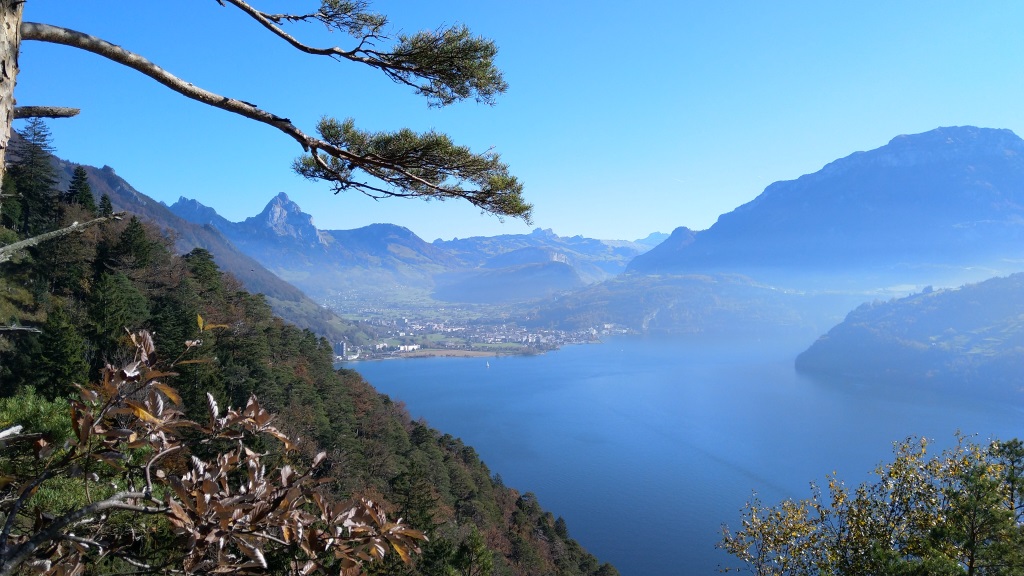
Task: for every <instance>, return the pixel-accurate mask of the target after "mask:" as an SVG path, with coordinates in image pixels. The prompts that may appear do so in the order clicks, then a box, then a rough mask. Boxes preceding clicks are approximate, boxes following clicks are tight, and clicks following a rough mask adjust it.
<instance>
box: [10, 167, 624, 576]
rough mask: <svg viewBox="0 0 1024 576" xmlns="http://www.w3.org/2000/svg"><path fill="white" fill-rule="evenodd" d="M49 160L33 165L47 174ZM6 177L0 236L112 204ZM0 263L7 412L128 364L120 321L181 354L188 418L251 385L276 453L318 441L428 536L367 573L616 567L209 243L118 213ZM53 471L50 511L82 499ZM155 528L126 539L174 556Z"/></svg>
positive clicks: (27, 178)
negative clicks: (284, 437)
mask: <svg viewBox="0 0 1024 576" xmlns="http://www.w3.org/2000/svg"><path fill="white" fill-rule="evenodd" d="M48 165H49V162H48V161H47V162H46V163H45V164H43V165H39V166H36V168H38V169H40V170H43V171H44V172H45V170H46V166H48ZM12 174H13V175H14V178H13V179H12V180H13V181H12V182H11V184H10V186H9V187H8V188H6V189H5V190H7V191H11V190H12V189H17V191H18V192H19V195H18V197H17V198H18V200H17V201H16V203H14V204H10V203H9V204H6V205H5V207H4V208H5V212H4V217H5V221H4V223H5V227H4V228H2V229H0V232H2V233H3V234H4V236H5V238H6V239H7V240H11V239H13V238H16V237H19V236H22V234H21V233H20V232H18V231H17V229H18V228H21V227H22V223H24V222H29V223H32V226H33V230H34V232H39V231H40V230H45V229H47V228H54V227H56V226H59V225H60V224H61V223H70V221H85V220H88V219H90V218H91V217H92V216H94V215H95V213H96V212H97V210H98V211H99V212H100V213H103V212H104V211H106V210H109V205H106V204H107V203H106V202H104V200H106V198H105V197H103V196H101V197H100V198H96V197H92V196H91V195H85V196H82V195H76V194H72V193H64V192H62V191H60V190H58V189H56V188H55V187H50V186H48V185H47V186H40V187H38V188H35V189H33V188H32V186H31V182H32V181H33V179H32V175H31V174H27V173H26V172H25V171H21V172H19V170H12ZM53 180H55V179H53ZM78 182H79V183H81V180H78ZM79 189H80V188H79ZM100 189H102V190H104V192H106V191H107V188H106V187H104V185H98V186H97V192H98V191H99V190H100ZM47 190H48V191H47ZM122 192H123V191H122ZM123 193H125V192H123ZM137 201H139V200H137ZM96 204H98V205H99V207H98V208H97V206H96ZM122 207H124V206H123V205H122ZM19 211H20V212H19ZM18 215H26V217H25V218H21V217H20V216H19V217H17V218H16V217H15V216H18ZM0 266H3V274H2V276H0V313H2V314H3V316H4V318H9V319H10V320H11V323H12V326H14V327H16V326H22V327H34V328H37V329H38V332H36V331H31V330H8V331H5V332H2V333H0V397H3V398H15V401H14V402H12V403H7V404H4V406H5V407H10V406H13V407H15V408H17V407H19V406H29V405H30V404H33V403H37V402H36V400H31V402H30V401H29V400H30V399H32V398H35V397H34V396H33V392H31V390H34V391H35V393H36V394H39V395H41V396H42V397H43V398H44V400H45V401H47V402H50V401H57V402H61V401H62V400H61V399H62V398H66V397H69V396H71V395H73V394H75V393H76V388H75V387H74V384H75V383H81V382H86V381H95V379H96V378H97V375H98V374H99V370H100V368H101V367H102V366H103V365H104V364H106V363H108V362H110V363H116V364H117V365H120V364H122V363H125V364H126V365H128V366H131V365H132V364H131V360H132V354H134V353H135V352H134V350H135V349H134V347H133V342H132V341H131V340H130V337H129V332H128V331H127V330H132V331H134V330H136V329H146V330H148V331H149V333H151V334H152V335H153V338H154V340H155V346H156V354H157V363H158V364H161V363H163V364H164V365H169V364H170V363H171V362H172V361H179V360H182V358H187V359H188V361H181V362H178V363H177V365H176V366H175V370H174V371H175V372H176V373H177V374H176V375H174V374H167V375H165V376H166V377H167V378H169V379H170V382H171V383H172V384H173V385H174V386H176V387H177V389H178V391H179V392H180V394H181V401H182V403H183V405H184V408H185V410H186V413H187V414H188V415H190V416H191V417H193V418H194V419H197V420H199V419H201V418H205V416H204V414H205V413H206V412H207V411H208V409H207V400H206V394H207V393H209V394H211V395H212V398H213V399H214V401H215V402H216V403H217V404H219V405H221V406H236V407H240V406H243V405H245V403H246V402H247V399H248V398H249V397H250V395H252V394H255V395H257V396H258V397H259V398H260V400H261V402H262V403H263V405H264V406H265V407H266V408H268V409H269V410H271V411H273V412H276V413H278V414H279V417H278V420H277V426H278V427H279V428H281V429H282V430H284V431H286V432H287V433H289V434H290V435H292V436H298V437H300V438H301V439H302V441H301V442H300V443H299V446H298V449H299V451H298V452H297V453H295V454H294V455H292V456H288V458H291V459H292V460H291V464H293V465H295V466H308V465H309V462H310V459H311V458H312V457H313V454H315V453H316V452H317V451H318V450H325V451H326V452H327V457H328V461H327V466H328V468H327V469H326V470H324V471H322V472H319V474H320V476H319V477H320V478H322V479H323V480H324V481H325V484H324V489H325V490H328V491H329V492H330V493H331V494H333V495H335V496H337V497H342V498H344V497H349V496H363V497H366V498H369V499H372V500H373V501H375V502H382V501H383V502H385V506H386V508H387V510H388V511H389V513H391V514H393V515H394V516H395V517H403V518H405V519H406V520H407V521H408V522H409V523H412V524H414V525H415V526H416V527H417V528H420V529H422V530H424V531H425V532H426V533H427V534H428V536H429V537H430V541H429V542H428V543H426V544H424V545H423V553H422V554H420V555H418V556H417V557H415V558H414V560H413V564H412V565H411V566H406V565H405V564H403V563H402V562H401V561H400V560H399V558H398V556H397V555H390V556H388V557H387V558H388V559H387V560H386V561H385V562H384V563H379V564H374V565H369V566H367V568H366V572H367V573H368V574H407V575H410V576H411V575H418V574H423V575H442V574H445V575H446V574H451V573H453V571H458V572H460V573H493V574H502V575H523V576H525V575H528V574H564V575H567V576H568V575H591V574H593V575H596V574H602V575H609V574H617V572H616V571H615V569H614V568H612V567H611V566H609V565H601V564H600V563H599V562H598V561H597V560H596V559H595V558H594V557H593V556H591V555H590V554H588V553H586V552H585V551H584V550H583V549H582V548H581V547H580V546H579V545H578V544H577V543H576V542H575V541H573V540H572V539H571V538H569V536H568V531H567V528H566V526H565V522H564V521H562V520H561V519H559V518H556V517H555V516H554V515H552V514H551V513H549V512H545V511H544V510H543V509H542V508H541V507H540V505H539V504H538V502H537V501H536V498H535V497H533V496H532V495H531V494H529V493H525V494H524V493H520V492H518V491H516V490H513V489H511V488H508V487H505V486H503V485H502V484H501V482H500V481H499V480H498V479H497V477H496V476H492V473H491V471H490V470H489V469H488V468H487V467H486V465H485V464H484V463H483V462H481V461H480V458H479V456H478V455H477V454H476V452H475V451H474V450H473V449H472V448H471V447H468V446H466V445H464V444H463V443H462V442H461V441H460V440H458V439H457V438H453V437H451V436H449V435H446V434H443V433H441V432H438V431H436V430H433V429H431V428H430V427H429V426H427V424H426V423H424V422H414V421H412V420H411V419H410V417H409V415H408V413H407V412H406V411H405V410H404V409H403V408H402V406H401V405H400V404H397V403H395V402H393V401H392V400H391V399H389V398H387V397H386V396H383V395H381V394H379V393H377V392H376V391H375V390H374V389H373V388H372V387H371V386H370V385H369V384H368V383H366V382H365V381H363V380H362V378H360V377H359V375H358V374H356V373H354V372H351V371H347V370H342V371H335V370H334V369H333V366H332V362H333V358H334V356H333V351H332V348H331V344H330V342H329V341H328V340H326V339H325V338H322V337H318V336H317V335H315V334H314V333H313V332H311V331H309V330H303V329H300V328H297V327H295V326H293V325H291V324H288V323H286V322H284V321H282V320H280V319H279V318H277V317H275V316H274V315H273V312H272V310H271V308H270V306H269V305H268V304H267V302H266V300H265V298H264V297H263V296H261V295H253V294H250V293H248V292H246V291H245V290H243V289H242V286H241V284H240V283H239V282H238V281H237V280H235V279H234V278H233V277H231V276H229V275H226V274H224V273H223V272H222V271H221V270H220V269H219V267H218V265H217V264H216V263H215V259H214V257H213V255H212V254H211V252H209V251H208V250H206V249H203V248H196V249H193V250H191V251H190V252H189V253H188V254H186V255H185V256H184V257H179V256H176V255H175V254H174V250H173V246H172V243H171V241H170V240H168V239H167V238H166V237H164V236H163V234H162V233H161V231H160V230H158V229H156V228H155V227H153V226H152V225H149V224H147V223H145V222H144V221H143V219H141V218H139V217H137V216H131V215H126V217H125V218H124V219H122V220H120V221H111V222H106V223H103V224H100V225H97V226H94V227H92V228H89V229H87V230H85V231H83V232H82V233H79V234H72V235H69V236H65V237H63V238H61V239H60V240H59V241H51V242H47V243H42V244H40V245H38V246H37V247H35V248H32V249H30V250H29V251H27V252H24V253H22V254H20V255H19V256H18V257H17V258H15V259H14V260H12V261H10V262H7V263H4V264H0ZM126 329H127V330H126ZM186 353H188V354H194V355H195V356H186V355H185V354H186ZM171 401H173V398H171V397H168V398H167V399H165V400H163V402H171ZM33 405H34V404H33ZM66 412H67V411H66V410H65V411H63V413H66ZM10 414H25V412H24V411H22V412H18V411H17V410H14V411H13V412H11V411H0V420H2V419H4V418H14V417H13V416H10ZM14 425H21V426H24V427H25V428H26V429H27V431H28V432H30V433H31V432H32V431H33V430H34V429H33V427H39V426H42V425H43V423H42V422H39V421H36V420H35V419H34V418H29V419H27V420H25V421H20V420H19V421H0V429H7V428H8V427H10V426H14ZM38 432H39V433H42V431H38ZM40 438H42V436H41V437H40ZM11 466H16V464H15V463H14V462H11V461H7V460H5V452H4V451H2V450H0V473H2V472H3V471H8V470H10V469H11ZM55 480H59V481H60V482H62V484H61V486H63V489H62V491H61V490H59V491H58V492H62V493H63V494H64V495H63V496H62V497H61V499H58V500H59V501H58V502H57V503H54V504H52V505H53V506H72V507H74V506H79V505H82V506H84V505H85V503H86V502H87V501H88V494H89V492H88V488H86V489H85V491H84V492H83V491H82V490H81V488H82V484H81V483H82V482H87V481H88V480H87V479H84V480H83V479H79V478H66V479H65V478H61V479H55ZM12 489H13V488H12V485H10V484H0V495H2V496H3V497H2V498H0V500H3V501H4V502H10V501H13V499H14V497H12V494H11V493H9V491H10V490H12ZM5 490H6V491H8V492H4V491H5ZM48 493H49V492H48ZM47 502H49V500H43V501H40V503H39V504H38V505H39V506H40V508H39V509H38V514H39V518H40V519H41V520H40V521H41V522H45V521H46V520H45V518H47V517H50V516H52V515H53V514H52V512H57V513H59V512H60V510H50V509H48V508H47V506H48V505H50V504H47ZM156 528H159V525H155V527H154V530H153V531H148V530H147V531H140V532H139V533H137V534H135V536H134V538H135V539H137V541H138V542H139V545H140V546H142V548H144V549H145V548H146V547H147V546H150V545H152V549H153V550H158V551H159V552H158V554H171V555H173V553H174V552H173V550H174V547H173V546H171V547H169V548H168V547H167V546H166V544H167V542H166V541H161V542H156V541H149V540H147V539H156V538H160V539H167V538H174V536H173V534H171V533H170V532H168V531H166V530H164V531H161V530H157V529H156ZM108 529H109V530H133V529H134V526H133V524H132V523H130V522H129V523H116V524H112V525H111V526H110V527H109V528H108ZM180 544H181V545H184V544H185V542H184V540H182V541H181V542H180ZM100 553H101V551H97V550H94V551H93V552H86V554H100ZM163 559H164V560H167V558H163ZM158 560H159V558H158Z"/></svg>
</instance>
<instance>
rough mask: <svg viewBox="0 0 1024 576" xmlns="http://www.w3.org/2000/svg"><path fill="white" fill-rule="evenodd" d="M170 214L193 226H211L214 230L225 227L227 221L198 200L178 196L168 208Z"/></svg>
mask: <svg viewBox="0 0 1024 576" xmlns="http://www.w3.org/2000/svg"><path fill="white" fill-rule="evenodd" d="M169 208H170V210H171V212H173V213H174V214H176V215H177V216H178V217H179V218H183V219H185V220H187V221H188V222H192V223H193V224H200V225H203V224H213V225H214V227H215V228H222V227H223V226H224V225H227V220H225V219H224V217H223V216H221V215H220V214H218V213H217V211H216V210H214V209H213V208H210V207H209V206H206V205H204V204H202V203H200V202H199V201H198V200H192V199H191V198H185V197H184V196H179V197H178V201H177V202H175V203H174V204H171V205H170V206H169Z"/></svg>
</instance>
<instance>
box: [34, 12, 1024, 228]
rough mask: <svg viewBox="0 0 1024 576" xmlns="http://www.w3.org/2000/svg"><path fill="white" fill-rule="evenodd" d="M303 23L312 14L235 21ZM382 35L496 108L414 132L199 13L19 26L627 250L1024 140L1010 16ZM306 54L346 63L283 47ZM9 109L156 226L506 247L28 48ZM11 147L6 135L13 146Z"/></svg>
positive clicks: (478, 223)
mask: <svg viewBox="0 0 1024 576" xmlns="http://www.w3.org/2000/svg"><path fill="white" fill-rule="evenodd" d="M252 2H253V4H254V5H256V6H257V7H259V8H261V9H264V10H265V11H278V12H284V11H288V10H291V11H300V10H301V9H304V8H308V9H310V11H312V9H313V8H314V7H315V6H316V5H318V2H317V1H316V0H288V1H284V0H268V1H260V0H252ZM375 8H376V9H377V10H379V11H381V12H385V13H387V14H389V16H390V17H391V19H392V23H393V26H394V30H395V31H399V30H402V31H407V32H413V31H416V30H419V29H425V28H436V27H437V26H440V25H449V24H454V23H465V24H467V25H468V26H469V27H470V28H471V29H472V30H473V31H474V32H475V33H477V34H481V35H484V36H488V37H490V38H492V39H494V40H495V41H496V42H497V44H498V46H499V48H500V52H499V56H498V63H499V66H500V67H501V68H502V69H503V70H504V72H505V76H506V80H507V81H508V83H509V86H510V88H509V91H508V93H507V94H505V95H504V96H503V97H501V98H500V100H499V102H498V104H497V105H496V106H494V107H487V106H481V105H478V104H475V103H473V102H464V103H460V104H456V105H454V106H452V107H449V108H445V109H441V110H438V109H430V108H428V107H427V105H426V101H425V100H423V99H421V98H418V97H416V96H415V95H413V94H412V93H411V90H409V89H407V88H405V87H402V86H398V85H395V84H393V83H392V82H390V81H389V80H387V79H386V78H385V77H384V76H383V75H381V74H379V73H374V72H373V71H371V70H364V69H362V67H359V66H356V65H354V64H350V63H338V62H334V61H332V60H329V59H326V58H323V57H314V56H308V55H305V54H302V53H299V52H298V51H296V50H294V49H292V48H291V47H289V46H288V45H286V44H285V43H284V42H283V41H281V40H280V39H278V38H276V37H274V36H272V35H271V34H269V33H268V32H267V31H265V30H264V29H263V28H261V27H260V25H259V24H257V23H256V22H255V21H253V20H251V19H249V18H248V17H246V16H245V15H244V14H242V13H241V12H240V11H238V10H237V9H235V8H231V7H222V6H220V5H218V3H217V2H216V1H215V0H28V2H27V3H26V7H25V19H26V20H28V21H40V22H46V23H50V24H55V25H60V26H65V27H68V28H72V29H76V30H79V31H82V32H87V33H90V34H94V35H97V36H100V37H102V38H104V39H106V40H109V41H111V42H114V43H116V44H120V45H121V46H123V47H124V48H126V49H128V50H131V51H134V52H137V53H139V54H141V55H143V56H145V57H147V58H149V59H150V60H151V61H153V62H154V63H156V64H158V65H160V66H162V67H163V68H165V69H167V70H168V71H170V72H171V73H173V74H176V75H178V76H179V77H181V78H184V79H185V80H187V81H189V82H192V83H194V84H196V85H199V86H202V87H204V88H206V89H209V90H212V91H214V92H217V93H219V94H222V95H225V96H231V97H235V98H239V99H242V100H246V101H249V102H253V103H256V104H257V105H259V106H260V107H262V108H264V109H266V110H268V111H271V112H273V113H276V114H279V115H282V116H286V117H288V118H291V119H292V121H293V122H294V123H295V124H296V125H297V126H298V127H299V128H300V129H303V130H305V131H307V132H310V133H312V132H314V129H313V128H314V124H315V123H316V121H317V119H318V118H319V117H320V116H322V115H325V114H327V115H333V116H336V117H338V118H345V117H353V118H355V120H356V124H357V126H359V127H361V128H364V129H368V130H393V129H398V128H402V127H410V128H413V129H417V130H428V129H431V128H434V129H437V130H440V131H444V132H447V133H449V134H450V135H451V136H452V137H453V139H454V140H455V141H456V142H457V143H460V144H465V145H469V146H471V147H473V148H474V149H476V150H485V149H488V148H491V147H493V148H494V150H496V151H497V152H499V153H500V154H501V155H502V157H503V159H504V160H505V161H506V162H507V163H508V164H509V165H510V166H511V168H512V170H513V172H514V173H515V174H516V175H517V176H518V177H519V178H520V179H521V180H522V181H523V182H524V183H525V185H526V196H527V198H528V199H529V200H530V201H531V202H533V203H534V204H535V206H536V209H535V219H534V220H535V222H534V226H537V227H543V228H552V229H554V231H555V232H556V233H558V234H560V235H565V236H573V235H577V234H582V235H584V236H588V237H596V238H615V239H637V238H641V237H644V236H646V235H647V234H649V233H651V232H654V231H661V232H670V231H671V230H672V229H673V228H675V227H677V226H688V227H690V228H694V229H704V228H707V227H709V226H710V225H711V224H713V223H714V222H715V220H716V218H717V217H718V215H720V214H722V213H724V212H728V211H730V210H732V209H733V208H735V207H737V206H739V205H740V204H743V203H745V202H747V201H749V200H751V199H753V198H754V197H755V196H757V195H758V194H759V193H760V192H761V191H762V190H763V189H764V188H765V187H766V186H767V185H768V184H770V183H772V182H774V181H777V180H789V179H793V178H796V177H798V176H800V175H802V174H805V173H809V172H814V171H816V170H818V169H820V168H821V167H822V166H823V165H825V164H826V163H828V162H830V161H832V160H834V159H836V158H839V157H843V156H846V155H848V154H850V153H852V152H854V151H858V150H867V149H872V148H876V147H878V146H881V145H883V144H885V143H886V142H888V141H889V140H890V139H891V138H892V137H893V136H896V135H898V134H909V133H916V132H924V131H926V130H930V129H932V128H936V127H938V126H953V125H965V124H970V125H977V126H984V127H991V128H1009V129H1011V130H1014V131H1015V132H1017V133H1018V134H1024V111H1022V110H1024V35H1022V34H1021V25H1022V23H1024V3H1021V2H999V1H991V2H970V3H968V2H952V1H949V2H945V1H927V2H925V1H919V2H912V1H906V2H844V3H833V2H821V1H820V0H816V1H813V2H795V1H785V2H769V1H761V2H755V1H747V2H739V1H732V0H721V1H717V0H716V1H708V0H702V1H699V2H688V1H678V0H675V1H664V2H661V1H658V2H655V1H649V2H648V1H643V0H640V1H636V2H625V3H624V2H610V1H588V2H584V1H575V0H560V1H558V2H549V1H545V2H539V1H538V2H534V1H528V0H519V1H514V2H513V1H508V0H506V1H498V0H492V1H481V0H458V1H455V0H453V1H447V0H446V1H440V0H436V1H430V2H426V1H411V0H406V1H399V2H379V3H377V4H375ZM290 29H291V30H292V31H293V33H295V34H296V35H298V36H300V37H302V38H305V39H308V40H309V43H311V44H318V45H340V46H342V47H349V46H350V45H351V39H350V38H348V37H345V36H343V35H340V34H333V35H328V34H326V33H325V32H324V31H323V28H322V27H318V26H315V25H309V26H295V27H290ZM20 63H21V68H22V70H21V75H20V76H19V80H18V87H17V92H16V96H17V98H18V102H19V103H20V104H25V105H29V104H49V105H65V106H77V107H80V108H82V114H81V115H80V116H79V117H77V118H74V119H68V120H54V121H51V122H50V127H51V129H52V131H53V134H54V137H55V142H54V143H55V145H56V147H57V150H58V154H59V155H60V156H62V157H64V158H67V159H69V160H72V161H74V162H81V163H85V164H94V165H99V166H102V165H104V164H107V165H110V166H112V167H114V168H115V170H116V171H117V172H118V174H120V175H121V176H123V177H124V178H125V179H127V180H128V181H129V182H130V183H131V184H132V185H134V186H135V187H136V188H137V189H139V190H140V191H142V192H143V193H145V194H148V195H149V196H151V197H153V198H155V199H157V200H162V201H164V202H167V203H173V202H174V201H175V200H176V199H177V198H178V197H179V196H186V197H190V198H195V199H197V200H199V201H200V202H202V203H204V204H206V205H209V206H212V207H214V208H215V209H216V210H217V211H218V212H220V213H221V214H222V215H223V216H225V217H227V218H228V219H230V220H241V219H244V218H246V217H248V216H252V215H254V214H257V213H258V212H260V211H261V210H262V208H263V207H264V205H265V204H266V203H267V202H268V201H269V200H270V199H271V198H272V197H273V196H274V195H276V194H277V193H278V192H282V191H284V192H287V193H288V195H289V196H290V197H291V198H292V199H293V200H295V201H296V202H298V204H299V205H300V206H302V208H303V209H304V210H305V211H306V212H309V213H311V214H313V216H314V221H315V223H316V224H317V226H319V227H320V228H326V229H348V228H356V227H360V226H364V225H367V224H371V223H374V222H393V223H396V224H401V225H403V226H407V227H408V228H410V229H411V230H412V231H413V232H415V233H417V234H418V235H420V236H421V237H423V238H424V239H426V240H428V241H430V240H433V239H435V238H438V237H441V238H445V239H450V238H452V237H466V236H474V235H495V234H517V233H523V232H528V231H529V230H530V229H531V228H532V227H531V226H527V225H526V224H524V223H522V222H520V221H517V220H506V221H505V222H504V223H501V222H499V221H498V220H497V219H496V218H494V217H492V216H486V215H481V214H480V213H479V211H478V210H476V209H474V208H473V207H472V206H470V205H468V204H465V203H456V202H455V201H448V202H444V203H439V202H431V203H424V202H422V201H414V200H397V199H396V200H385V201H372V200H368V199H366V198H364V197H362V196H360V195H358V194H357V193H347V194H343V195H340V196H335V195H333V194H331V192H330V190H329V187H328V185H327V184H325V183H310V182H306V181H305V180H303V179H302V178H300V177H298V176H296V175H295V174H294V173H292V172H291V170H290V164H291V161H292V159H294V158H295V157H296V156H297V155H298V154H299V152H300V150H299V148H298V146H297V145H296V144H295V143H294V141H292V140H291V139H290V138H288V137H287V136H285V135H283V134H281V133H279V132H277V131H276V130H274V129H273V128H270V127H268V126H265V125H261V124H257V123H255V122H252V121H250V120H246V119H243V118H241V117H238V116H234V115H232V114H229V113H226V112H223V111H221V110H217V109H213V108H210V107H208V106H205V105H202V104H199V103H196V102H192V101H189V100H186V99H185V98H183V97H181V96H178V95H177V94H175V93H172V92H170V91H169V90H168V89H166V88H164V87H163V86H161V85H159V84H157V83H155V82H154V81H153V80H151V79H149V78H147V77H145V76H143V75H141V74H139V73H137V72H134V71H132V70H129V69H126V68H124V67H122V66H120V65H117V64H114V63H111V62H107V61H105V60H103V59H102V58H100V57H98V56H95V55H92V54H89V53H85V52H82V51H79V50H77V49H74V48H67V47H63V46H55V45H48V44H41V43H38V42H26V43H25V44H24V45H23V50H22V54H21V60H20ZM16 126H17V125H16Z"/></svg>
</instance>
